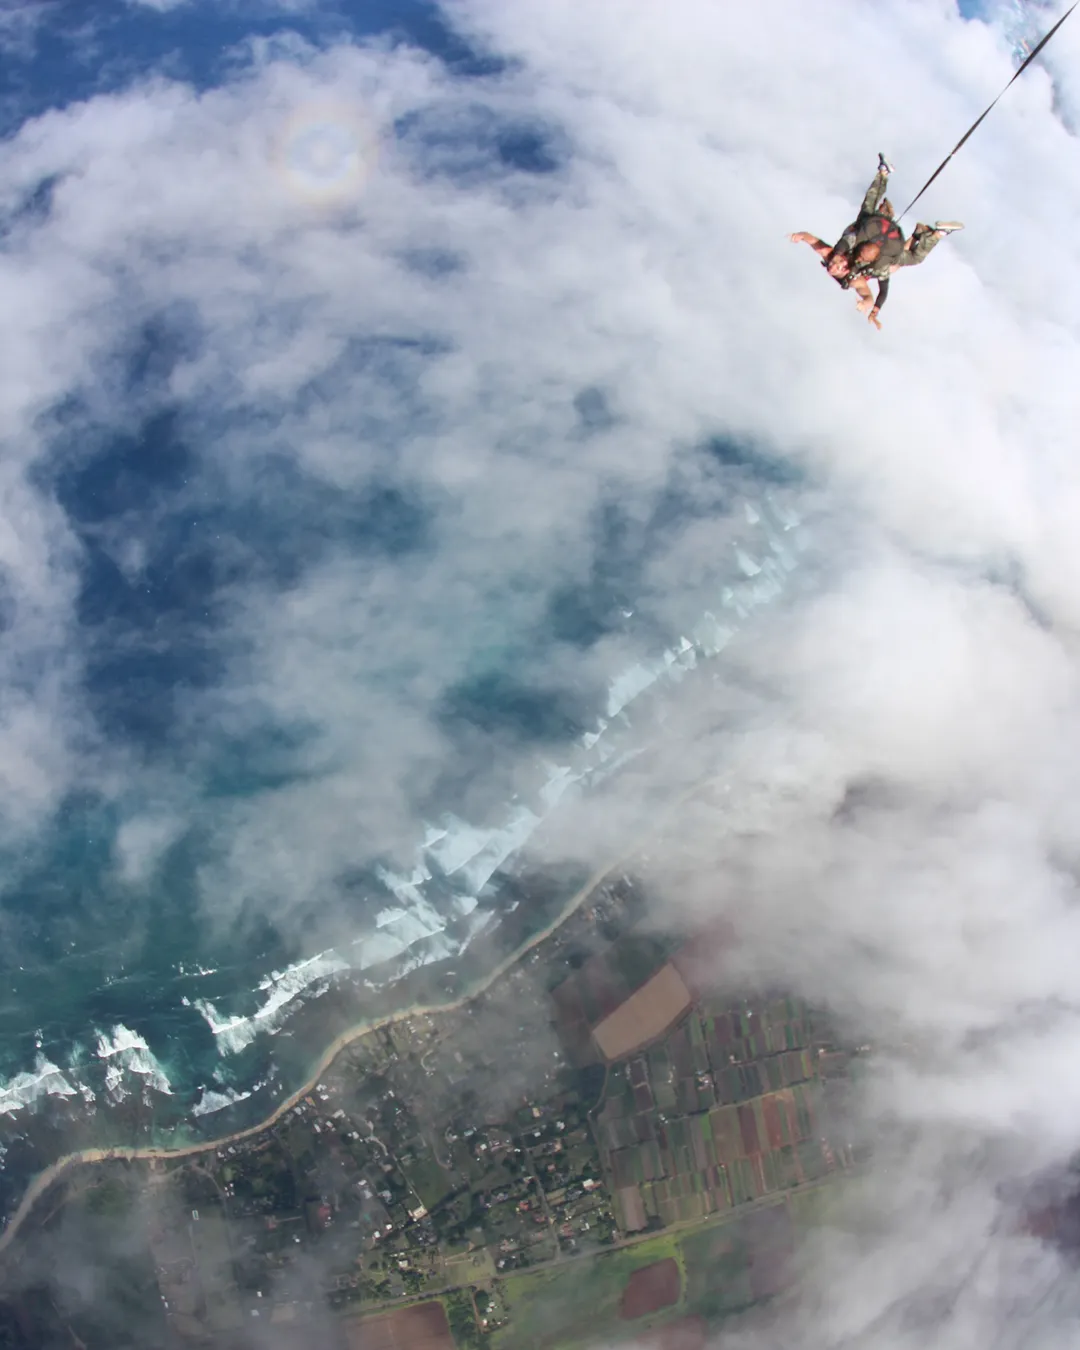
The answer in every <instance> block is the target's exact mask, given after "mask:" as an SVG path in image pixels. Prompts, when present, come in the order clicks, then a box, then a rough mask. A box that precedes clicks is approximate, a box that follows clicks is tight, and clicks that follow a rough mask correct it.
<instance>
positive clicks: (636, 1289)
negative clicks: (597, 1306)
mask: <svg viewBox="0 0 1080 1350" xmlns="http://www.w3.org/2000/svg"><path fill="white" fill-rule="evenodd" d="M680 1283H681V1280H680V1277H679V1263H678V1261H676V1260H675V1258H674V1257H673V1256H669V1257H668V1258H667V1260H666V1261H654V1262H653V1263H652V1265H651V1266H642V1267H641V1269H640V1270H635V1271H634V1272H633V1273H632V1274H631V1276H630V1278H629V1279H628V1280H627V1282H626V1288H625V1289H624V1290H623V1296H622V1300H621V1301H620V1303H619V1316H620V1317H621V1318H623V1319H624V1320H625V1321H630V1320H632V1319H633V1318H635V1317H644V1316H645V1314H646V1313H653V1312H659V1311H660V1309H661V1308H670V1307H671V1305H672V1304H673V1303H676V1302H678V1298H679V1285H680Z"/></svg>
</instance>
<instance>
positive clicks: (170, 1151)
mask: <svg viewBox="0 0 1080 1350" xmlns="http://www.w3.org/2000/svg"><path fill="white" fill-rule="evenodd" d="M696 790H697V789H696V788H695V789H694V791H696ZM664 815H665V816H666V815H667V812H665V813H664ZM638 847H640V845H639V846H638ZM636 852H637V848H634V849H633V850H632V851H631V852H629V853H626V854H624V855H623V856H622V857H620V858H617V859H616V860H615V861H614V862H611V863H608V864H606V865H605V866H604V867H603V868H601V869H599V870H598V871H596V872H594V873H593V874H592V875H591V876H590V877H589V878H588V880H587V881H586V882H585V884H584V885H583V886H582V887H580V888H579V889H578V890H577V891H576V892H575V893H574V894H573V895H572V896H571V897H570V899H569V900H568V901H567V902H566V904H565V905H563V907H562V908H561V909H560V910H559V911H558V913H557V914H556V915H555V917H554V918H552V919H550V920H549V921H548V922H547V924H545V925H544V927H543V928H540V929H538V930H537V931H536V932H535V933H533V934H531V935H530V937H529V938H528V939H527V940H526V941H525V942H523V943H522V944H521V946H520V947H517V948H515V950H514V951H513V952H511V953H510V954H509V955H508V956H506V957H504V958H503V959H502V960H501V961H500V962H499V963H498V964H497V965H496V966H494V967H493V968H492V969H491V970H490V971H489V972H488V973H487V974H486V975H484V976H483V977H482V978H481V979H480V980H478V981H477V982H476V983H475V984H474V985H472V986H471V987H470V988H469V989H467V990H466V991H465V992H464V993H462V994H459V995H458V996H457V998H455V999H451V1000H450V1002H448V1003H437V1004H435V1003H428V1004H411V1005H409V1006H408V1007H406V1008H399V1009H397V1010H396V1011H394V1012H390V1013H385V1014H384V1015H383V1016H382V1017H377V1018H375V1020H374V1021H369V1022H362V1023H357V1024H356V1025H355V1026H352V1027H348V1028H346V1030H345V1031H342V1032H340V1033H339V1034H338V1035H337V1036H336V1037H335V1038H334V1039H333V1040H332V1041H331V1042H330V1044H329V1045H328V1046H327V1048H326V1049H325V1050H324V1051H323V1052H322V1054H321V1055H320V1056H319V1058H318V1060H317V1061H316V1063H315V1067H314V1069H313V1070H312V1071H311V1073H310V1074H309V1075H308V1077H307V1079H306V1080H305V1082H304V1083H303V1085H302V1086H301V1087H299V1088H297V1089H296V1090H295V1091H293V1092H291V1093H290V1094H289V1095H288V1096H287V1097H286V1098H285V1099H284V1100H283V1101H281V1102H279V1103H278V1105H277V1106H275V1107H274V1109H273V1111H271V1112H270V1114H269V1115H268V1116H265V1117H264V1118H263V1119H262V1120H261V1121H259V1122H258V1124H255V1125H247V1126H245V1127H244V1128H243V1129H241V1130H234V1131H233V1132H232V1133H231V1134H225V1135H220V1136H218V1137H217V1138H215V1139H204V1140H200V1141H199V1142H197V1143H191V1144H177V1145H175V1146H174V1147H168V1146H164V1145H154V1144H118V1145H116V1146H114V1147H112V1148H86V1149H79V1150H77V1151H76V1152H74V1153H67V1154H65V1155H64V1156H63V1157H61V1158H58V1159H57V1160H56V1161H55V1162H54V1163H50V1164H49V1166H48V1167H47V1168H45V1170H44V1171H43V1172H39V1173H38V1174H37V1176H36V1177H34V1179H33V1180H32V1181H31V1182H30V1185H29V1186H28V1187H27V1188H26V1191H25V1192H24V1194H23V1197H22V1199H21V1200H20V1201H19V1204H18V1207H17V1208H16V1210H15V1212H14V1213H13V1214H12V1216H11V1218H10V1220H9V1221H8V1224H7V1227H6V1228H5V1229H4V1231H3V1232H2V1233H0V1254H2V1253H3V1252H4V1251H6V1250H7V1248H8V1247H9V1246H10V1245H11V1244H12V1242H14V1240H15V1238H16V1236H17V1235H18V1232H19V1229H20V1228H21V1227H22V1225H23V1224H24V1223H25V1222H26V1220H27V1218H28V1217H29V1215H30V1212H31V1210H32V1209H33V1208H34V1206H35V1205H36V1204H37V1202H38V1200H40V1199H41V1197H42V1196H43V1195H44V1194H45V1192H46V1191H47V1190H48V1189H49V1188H50V1187H51V1186H52V1185H53V1184H54V1183H55V1182H57V1181H59V1180H60V1178H61V1177H62V1176H63V1175H64V1173H65V1172H68V1171H70V1170H72V1169H74V1168H77V1167H85V1166H93V1165H95V1164H97V1163H103V1162H114V1161H124V1162H153V1161H161V1160H167V1159H174V1158H190V1157H196V1156H198V1155H199V1154H202V1153H212V1152H214V1151H215V1150H217V1149H219V1148H226V1147H228V1146H229V1145H230V1144H236V1143H240V1142H242V1141H243V1140H245V1139H253V1138H255V1136H256V1135H259V1134H262V1133H263V1131H264V1130H269V1129H272V1128H273V1127H274V1126H275V1125H276V1124H277V1123H278V1121H279V1120H281V1118H282V1117H283V1116H284V1115H286V1114H287V1113H288V1112H289V1111H291V1110H292V1109H293V1108H294V1107H295V1106H296V1105H297V1104H298V1103H299V1102H300V1101H302V1099H303V1098H304V1097H306V1096H307V1095H308V1094H309V1093H310V1092H312V1091H313V1090H314V1089H315V1088H316V1086H317V1085H318V1083H319V1080H320V1079H321V1078H322V1076H323V1075H324V1074H325V1073H326V1071H327V1070H328V1069H329V1068H330V1066H331V1065H332V1064H333V1062H334V1060H336V1059H337V1057H338V1056H339V1055H340V1054H341V1053H342V1052H343V1051H344V1050H346V1049H348V1047H349V1046H350V1045H352V1044H354V1043H355V1042H356V1041H359V1040H362V1039H363V1038H364V1037H365V1036H370V1035H373V1034H374V1033H375V1032H377V1031H381V1030H382V1029H383V1028H384V1027H388V1026H393V1025H395V1024H396V1023H398V1022H407V1021H409V1020H410V1019H411V1018H413V1017H440V1016H443V1015H445V1014H447V1013H453V1012H457V1011H459V1010H460V1009H461V1008H463V1007H465V1006H466V1004H468V1003H471V1002H472V1001H473V999H476V998H479V997H481V995H483V994H485V993H487V991H488V990H489V989H490V988H491V987H492V986H493V985H494V984H496V983H497V982H498V981H499V980H500V979H502V977H503V976H504V975H505V974H506V973H507V972H508V971H510V970H512V969H513V967H514V966H516V965H517V964H518V962H519V961H521V960H522V959H523V958H524V957H525V956H527V955H528V954H529V952H531V951H532V950H533V949H534V948H535V947H538V946H540V944H541V943H543V942H546V941H547V939H548V938H549V937H551V935H552V934H553V933H554V932H555V931H556V929H558V928H561V927H562V925H563V924H564V923H566V922H567V920H568V919H570V918H572V917H573V915H574V914H576V913H577V911H578V910H579V909H580V908H581V906H582V905H583V904H584V903H585V901H586V900H587V899H588V898H589V896H590V895H592V893H593V891H595V890H596V888H597V887H598V886H599V885H600V884H601V883H602V882H603V881H604V880H605V879H606V878H607V877H608V876H610V874H611V873H612V872H613V871H615V869H616V868H618V867H621V866H623V865H624V864H625V863H626V862H627V860H628V859H629V858H630V857H632V856H633V854H634V853H636Z"/></svg>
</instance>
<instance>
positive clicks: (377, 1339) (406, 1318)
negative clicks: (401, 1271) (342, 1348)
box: [345, 1302, 455, 1350]
mask: <svg viewBox="0 0 1080 1350" xmlns="http://www.w3.org/2000/svg"><path fill="white" fill-rule="evenodd" d="M345 1325H346V1328H347V1334H348V1341H349V1350H455V1347H454V1338H453V1337H452V1336H451V1335H450V1326H449V1323H448V1322H447V1320H446V1309H445V1308H444V1307H443V1305H442V1304H441V1303H435V1302H432V1303H417V1304H415V1305H414V1306H413V1307H411V1308H401V1309H400V1310H399V1311H398V1312H391V1313H383V1314H382V1315H381V1316H380V1317H364V1318H354V1319H352V1320H351V1321H349V1322H346V1324H345Z"/></svg>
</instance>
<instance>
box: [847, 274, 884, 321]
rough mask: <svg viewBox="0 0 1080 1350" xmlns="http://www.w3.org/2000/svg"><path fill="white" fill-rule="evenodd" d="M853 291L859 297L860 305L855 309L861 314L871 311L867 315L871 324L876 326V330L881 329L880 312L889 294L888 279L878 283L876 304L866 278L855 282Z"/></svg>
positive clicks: (860, 278) (859, 278)
mask: <svg viewBox="0 0 1080 1350" xmlns="http://www.w3.org/2000/svg"><path fill="white" fill-rule="evenodd" d="M852 289H853V290H854V291H855V293H856V295H858V297H859V303H858V304H857V305H856V306H855V308H856V309H857V310H858V311H859V313H860V314H866V312H867V310H869V311H870V312H869V314H867V318H868V319H869V320H870V322H871V323H872V324H873V325H874V327H875V328H880V327H881V323H880V321H879V320H878V310H879V309H880V308H881V306H882V305H883V304H884V303H885V299H886V297H887V296H888V294H889V281H888V278H886V279H885V280H884V281H879V282H878V294H877V301H876V302H875V300H874V297H873V296H872V295H871V294H870V287H869V286H868V285H867V284H866V278H865V277H858V278H857V279H856V280H855V281H853V282H852Z"/></svg>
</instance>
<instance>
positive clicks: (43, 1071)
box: [0, 1055, 76, 1116]
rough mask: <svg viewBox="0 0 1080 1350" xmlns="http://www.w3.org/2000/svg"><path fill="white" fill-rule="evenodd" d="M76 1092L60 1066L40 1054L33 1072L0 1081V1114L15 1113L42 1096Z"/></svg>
mask: <svg viewBox="0 0 1080 1350" xmlns="http://www.w3.org/2000/svg"><path fill="white" fill-rule="evenodd" d="M75 1092H76V1089H75V1088H73V1087H72V1085H71V1084H70V1083H69V1082H68V1080H67V1079H66V1078H65V1077H64V1075H63V1073H62V1072H61V1071H60V1068H59V1066H58V1065H56V1064H53V1063H51V1062H50V1061H49V1060H48V1059H46V1058H45V1056H44V1055H38V1057H37V1060H36V1062H35V1064H34V1068H33V1070H32V1071H31V1072H28V1073H18V1074H16V1075H15V1077H14V1078H11V1079H9V1080H8V1081H7V1082H2V1081H0V1116H9V1115H13V1114H14V1113H15V1112H16V1111H21V1110H22V1109H23V1107H26V1106H30V1105H32V1104H33V1103H34V1102H36V1101H37V1100H38V1099H39V1098H40V1097H46V1096H50V1097H74V1096H75Z"/></svg>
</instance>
